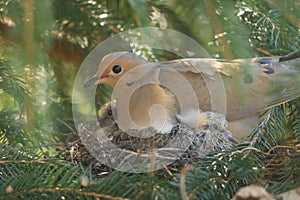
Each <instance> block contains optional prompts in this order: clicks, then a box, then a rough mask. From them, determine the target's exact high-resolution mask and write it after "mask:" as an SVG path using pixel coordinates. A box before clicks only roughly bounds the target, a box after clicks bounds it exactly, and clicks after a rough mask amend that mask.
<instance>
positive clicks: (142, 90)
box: [84, 51, 300, 138]
mask: <svg viewBox="0 0 300 200" xmlns="http://www.w3.org/2000/svg"><path fill="white" fill-rule="evenodd" d="M299 57H300V51H298V52H295V53H292V54H289V55H287V56H282V57H262V58H253V59H237V60H231V61H228V60H219V59H211V58H186V59H177V60H172V61H166V62H149V61H147V60H145V59H144V58H143V57H141V56H139V55H136V54H134V53H131V52H115V53H110V54H108V55H106V56H105V57H104V58H103V59H102V61H101V62H100V64H99V68H98V71H97V73H96V74H95V75H94V76H93V77H92V78H91V79H90V80H89V81H87V82H86V83H85V85H84V86H85V87H88V86H91V85H93V84H108V85H110V86H111V87H113V88H114V96H113V98H114V99H115V100H116V102H117V103H116V110H117V114H118V125H119V126H120V127H124V128H126V129H130V128H135V127H147V126H152V127H154V128H155V129H156V130H158V131H160V132H164V133H167V132H170V130H171V129H172V127H174V126H175V125H176V124H177V123H178V122H180V123H184V124H187V125H189V126H196V127H197V126H201V124H202V123H201V120H203V119H201V114H200V113H201V112H202V111H214V112H219V113H223V114H225V115H226V119H227V120H228V122H229V126H228V130H229V131H231V132H232V133H233V134H234V135H235V136H236V137H238V138H240V137H241V136H242V135H245V134H247V133H248V132H249V131H250V130H252V129H253V128H255V127H256V126H257V122H258V120H259V116H260V112H261V111H263V110H265V109H268V108H270V107H272V106H275V105H278V104H280V103H283V102H286V101H289V100H291V99H294V98H296V97H298V96H300V59H299ZM219 77H221V78H219ZM220 80H221V83H219V82H220ZM222 91H223V92H222ZM128 96H129V97H128ZM127 99H129V100H127ZM195 101H196V102H195ZM223 104H225V108H226V110H225V111H226V112H225V113H224V107H223V106H221V105H223ZM127 112H129V114H130V115H129V117H128V115H127V114H128V113H127ZM191 113H192V114H191ZM178 116H179V117H178ZM199 116H200V117H199ZM131 119H132V120H131ZM136 125H137V126H136Z"/></svg>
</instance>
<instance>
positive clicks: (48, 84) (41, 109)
mask: <svg viewBox="0 0 300 200" xmlns="http://www.w3.org/2000/svg"><path fill="white" fill-rule="evenodd" d="M299 19H300V1H299V0H285V1H282V0H243V1H241V0H227V1H219V0H189V1H181V0H154V1H147V0H139V1H133V0H114V1H110V0H1V1H0V143H1V144H2V145H9V146H12V147H30V148H34V149H35V151H37V152H39V153H40V155H43V156H45V154H49V155H55V153H56V152H55V147H56V144H59V143H61V142H63V141H65V139H66V138H67V137H68V134H69V133H70V132H74V130H75V129H74V125H73V119H72V105H71V96H72V87H73V82H74V79H75V76H76V72H77V70H78V69H79V67H80V65H81V63H82V61H83V60H84V58H85V56H86V55H87V54H88V53H89V52H90V51H91V50H92V49H93V48H94V47H95V46H96V45H97V44H99V43H100V42H101V41H103V40H105V39H107V38H109V37H111V36H113V35H115V34H117V33H120V32H122V31H125V30H129V29H133V28H137V27H149V26H151V27H160V28H163V29H164V28H168V29H173V30H177V31H179V32H182V33H184V34H186V35H188V36H190V37H191V38H193V39H195V40H196V41H198V42H199V43H200V44H201V45H202V46H203V47H204V48H205V49H206V51H207V52H208V53H209V54H210V55H211V57H215V58H224V59H235V58H250V57H256V56H272V55H284V54H287V53H290V52H293V51H296V50H298V49H299V46H300V38H299V34H300V20H299ZM145 55H147V54H145ZM159 56H162V57H164V56H165V58H162V59H169V57H168V55H158V57H159ZM102 90H103V91H108V92H109V89H108V88H107V87H106V88H102ZM108 92H106V93H104V94H105V95H103V96H101V97H100V100H101V101H102V103H104V101H107V100H108V96H109V95H108V94H109V93H108ZM295 102H298V101H294V103H295ZM298 105H299V103H296V104H290V105H289V106H290V107H289V108H291V110H295V109H294V108H298ZM281 110H283V111H286V107H282V109H281ZM289 112H290V111H288V113H289ZM298 114H299V113H298ZM298 114H296V115H295V116H297V115H298ZM280 116H282V115H279V117H280ZM295 116H294V117H291V118H290V119H293V121H287V122H285V123H284V124H281V125H282V126H284V127H289V126H291V125H294V126H295V123H296V124H298V125H299V119H298V118H297V117H295ZM282 118H284V117H282ZM282 118H281V119H282ZM285 119H286V118H285ZM282 126H281V127H282ZM297 127H298V129H296V128H295V133H299V130H300V128H299V127H300V126H297ZM291 129H293V128H291ZM293 130H294V129H293ZM297 131H298V132H297ZM272 133H274V132H272ZM272 136H274V135H272ZM297 137H298V136H297ZM271 138H272V137H271ZM274 138H275V139H274ZM274 138H272V139H274V141H276V136H274Z"/></svg>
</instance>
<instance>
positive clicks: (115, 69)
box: [111, 65, 123, 74]
mask: <svg viewBox="0 0 300 200" xmlns="http://www.w3.org/2000/svg"><path fill="white" fill-rule="evenodd" d="M111 71H112V72H113V73H114V74H120V73H121V72H122V71H123V68H122V66H121V65H114V66H113V67H112V69H111Z"/></svg>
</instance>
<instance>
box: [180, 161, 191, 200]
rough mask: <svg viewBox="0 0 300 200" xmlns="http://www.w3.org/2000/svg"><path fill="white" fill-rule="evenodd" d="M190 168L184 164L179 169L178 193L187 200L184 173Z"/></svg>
mask: <svg viewBox="0 0 300 200" xmlns="http://www.w3.org/2000/svg"><path fill="white" fill-rule="evenodd" d="M190 170H191V168H190V167H189V166H185V167H184V168H183V169H182V170H181V171H180V195H181V198H182V199H183V200H189V199H190V198H189V196H188V195H187V193H186V184H185V183H186V173H187V172H188V171H190Z"/></svg>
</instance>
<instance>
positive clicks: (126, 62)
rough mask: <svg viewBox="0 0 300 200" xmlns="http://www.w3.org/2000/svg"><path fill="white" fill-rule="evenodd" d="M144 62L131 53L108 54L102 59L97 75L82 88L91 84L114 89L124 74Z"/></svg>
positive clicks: (144, 61)
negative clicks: (105, 85) (104, 85)
mask: <svg viewBox="0 0 300 200" xmlns="http://www.w3.org/2000/svg"><path fill="white" fill-rule="evenodd" d="M146 62H147V61H146V60H145V59H144V58H142V57H141V56H138V55H136V54H134V53H131V52H125V51H122V52H115V53H110V54H108V55H106V56H104V57H103V59H102V60H101V62H100V64H99V66H98V71H97V73H96V74H95V75H94V76H93V77H92V78H91V79H90V80H89V81H87V82H86V83H85V84H84V87H88V86H91V85H93V84H107V85H110V86H111V87H114V86H115V85H116V83H117V82H118V81H119V79H120V78H121V77H122V75H123V74H124V73H126V72H128V71H129V70H131V69H132V68H134V67H137V66H139V65H142V64H145V63H146Z"/></svg>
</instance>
